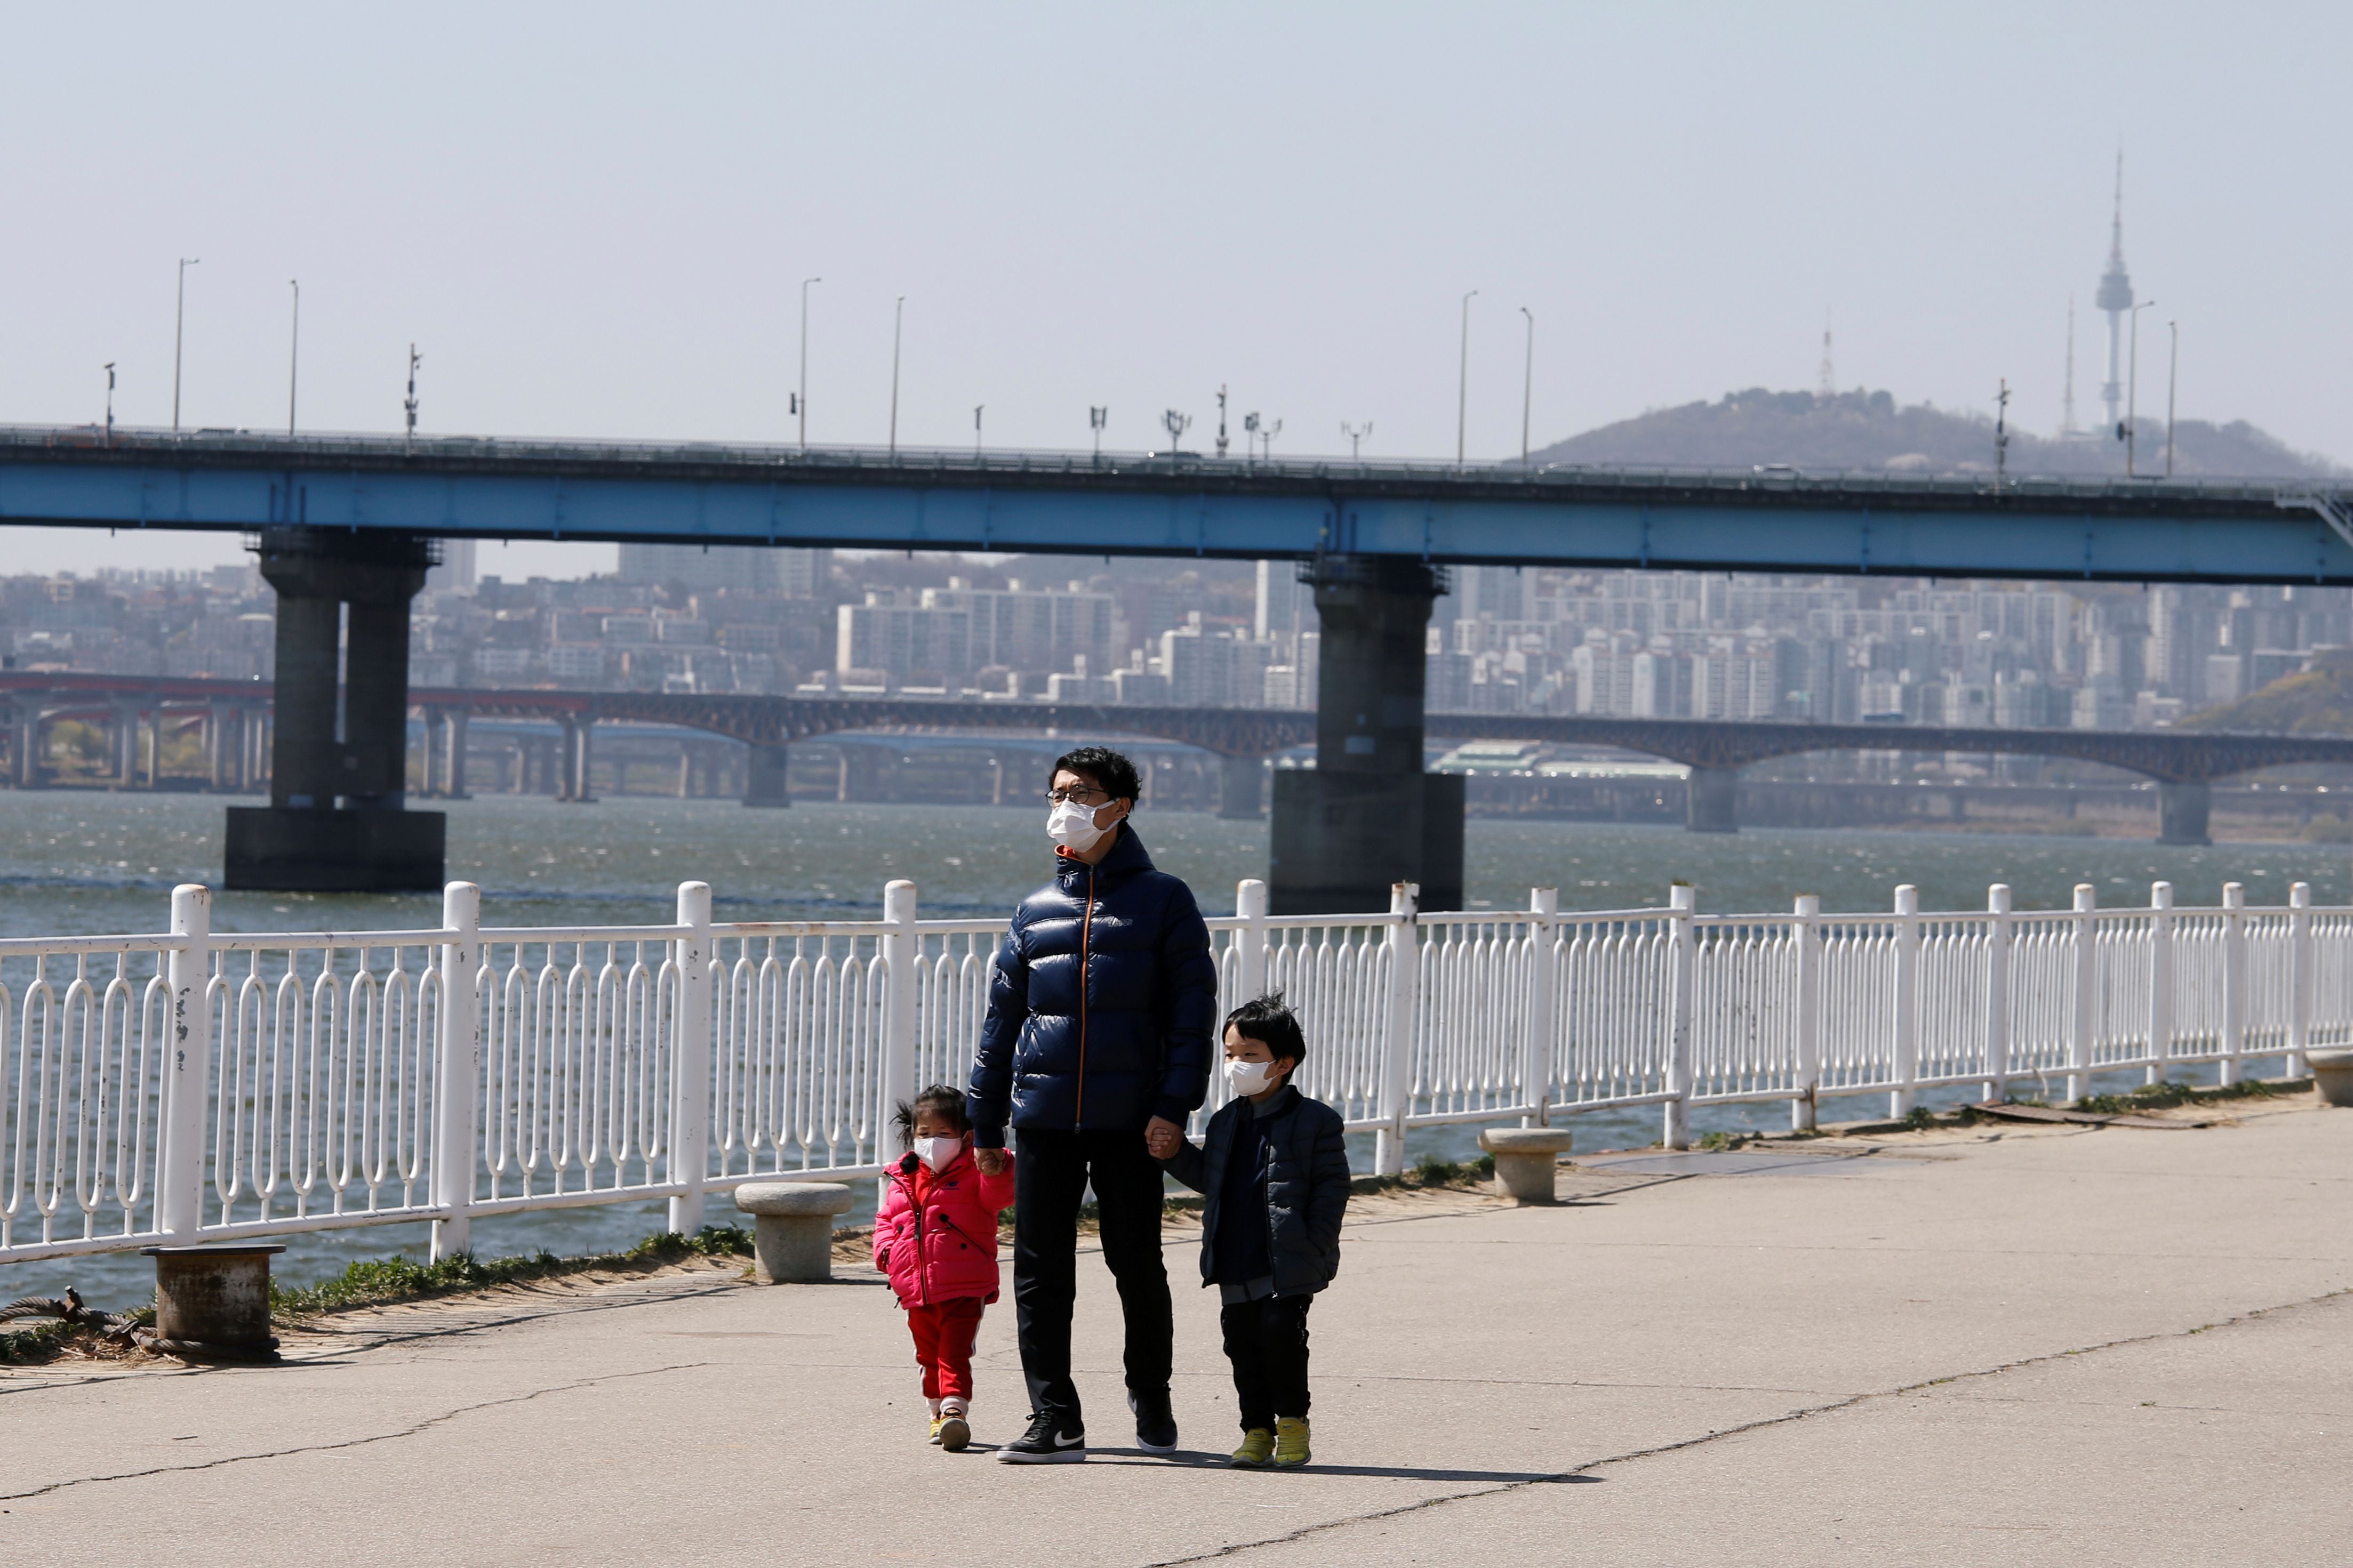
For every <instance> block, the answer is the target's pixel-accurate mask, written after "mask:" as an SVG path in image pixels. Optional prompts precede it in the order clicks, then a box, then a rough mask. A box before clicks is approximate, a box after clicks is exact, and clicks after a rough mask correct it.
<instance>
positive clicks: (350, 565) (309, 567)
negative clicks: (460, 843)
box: [225, 528, 446, 892]
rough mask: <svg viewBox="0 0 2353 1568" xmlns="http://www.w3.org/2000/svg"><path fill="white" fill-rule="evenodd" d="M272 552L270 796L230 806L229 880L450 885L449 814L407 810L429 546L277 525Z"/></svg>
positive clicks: (269, 884) (294, 886)
mask: <svg viewBox="0 0 2353 1568" xmlns="http://www.w3.org/2000/svg"><path fill="white" fill-rule="evenodd" d="M260 556H261V574H262V576H263V577H265V578H267V579H268V580H269V584H270V586H271V587H273V588H275V589H276V590H277V591H278V647H277V685H276V689H275V693H274V696H275V706H276V712H275V715H274V734H273V737H272V741H271V746H270V781H269V805H267V806H231V807H230V808H229V811H228V842H227V855H226V860H227V866H226V868H225V869H226V877H225V880H226V883H227V886H229V887H231V888H253V889H267V890H271V891H280V890H302V891H312V892H406V891H425V890H430V889H436V888H438V887H440V886H441V880H442V878H441V873H442V868H443V862H444V856H443V846H444V841H445V832H446V825H445V823H444V820H443V818H442V816H441V815H440V813H438V812H412V811H409V810H408V809H406V807H407V804H408V780H407V771H408V604H409V600H410V599H412V598H413V597H415V595H416V594H417V589H418V588H420V587H422V586H423V585H424V583H425V574H426V570H427V567H428V566H429V565H430V564H431V558H430V556H429V554H428V552H427V545H426V542H425V541H423V540H422V539H418V538H416V537H414V536H412V535H407V534H393V533H383V534H379V533H346V532H338V531H333V530H329V529H311V528H273V529H269V530H268V531H265V532H264V533H263V535H262V542H261V548H260ZM338 696H340V697H341V707H342V713H341V715H340V718H339V716H338V714H337V711H336V709H337V699H338Z"/></svg>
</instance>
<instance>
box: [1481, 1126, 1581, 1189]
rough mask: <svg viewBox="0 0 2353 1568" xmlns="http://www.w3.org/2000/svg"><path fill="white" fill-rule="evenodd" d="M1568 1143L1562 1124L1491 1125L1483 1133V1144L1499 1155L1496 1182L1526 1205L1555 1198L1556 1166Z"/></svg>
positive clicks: (1496, 1159) (1497, 1157) (1482, 1145)
mask: <svg viewBox="0 0 2353 1568" xmlns="http://www.w3.org/2000/svg"><path fill="white" fill-rule="evenodd" d="M1568 1142H1569V1134H1568V1130H1567V1128H1562V1127H1490V1128H1487V1129H1485V1130H1483V1131H1481V1132H1480V1134H1479V1147H1480V1148H1482V1149H1484V1150H1485V1151H1486V1152H1488V1153H1490V1154H1493V1156H1494V1157H1495V1181H1496V1184H1498V1185H1499V1186H1501V1187H1502V1188H1503V1189H1504V1194H1505V1195H1506V1196H1508V1197H1509V1198H1511V1199H1512V1201H1513V1202H1514V1203H1522V1204H1548V1203H1551V1202H1552V1201H1553V1185H1552V1184H1553V1167H1554V1166H1555V1165H1556V1163H1558V1158H1559V1156H1560V1155H1563V1154H1566V1153H1567V1152H1568Z"/></svg>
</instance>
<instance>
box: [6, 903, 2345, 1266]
mask: <svg viewBox="0 0 2353 1568" xmlns="http://www.w3.org/2000/svg"><path fill="white" fill-rule="evenodd" d="M479 900H480V895H479V892H478V890H477V889H474V888H473V887H472V885H471V884H468V883H453V884H451V886H450V888H449V889H448V896H447V898H446V900H445V903H444V910H443V921H442V924H441V925H440V926H439V927H436V928H428V929H422V930H411V931H300V932H263V933H242V932H240V933H216V932H214V931H212V930H211V924H210V899H209V894H208V893H207V891H206V889H203V888H201V887H195V886H189V887H183V888H180V889H176V890H175V891H174V893H173V895H172V901H171V920H170V922H169V925H168V927H167V929H166V930H165V931H162V932H151V933H142V934H132V935H115V936H84V937H49V938H42V937H31V938H10V939H5V940H0V1085H5V1089H0V1262H6V1261H13V1260H23V1259H31V1258H53V1257H61V1256H69V1255H73V1254H79V1253H89V1252H100V1251H109V1250H116V1249H121V1248H127V1247H139V1246H143V1245H148V1244H151V1243H154V1242H158V1241H174V1242H183V1243H185V1242H195V1241H200V1240H228V1239H233V1238H240V1237H260V1236H275V1235H284V1234H289V1233H292V1232H299V1231H308V1230H320V1229H332V1228H342V1227H347V1226H372V1225H388V1224H400V1223H414V1222H418V1221H431V1222H432V1223H433V1224H434V1226H435V1246H436V1248H437V1250H438V1251H439V1252H443V1253H447V1252H450V1251H457V1250H463V1249H464V1248H465V1247H467V1245H468V1236H469V1232H468V1227H469V1226H470V1222H471V1220H472V1219H473V1217H475V1216H477V1215H497V1214H509V1213H515V1212H521V1211H525V1210H533V1209H544V1208H557V1207H571V1206H575V1205H590V1204H607V1203H618V1202H636V1201H641V1200H645V1199H651V1198H665V1199H668V1200H669V1201H670V1223H671V1225H672V1226H674V1227H681V1228H687V1227H691V1226H693V1225H695V1224H698V1223H700V1218H701V1215H702V1208H703V1200H704V1198H705V1196H706V1194H711V1193H716V1192H723V1191H726V1190H729V1189H731V1188H733V1186H735V1185H737V1184H741V1183H743V1182H745V1181H749V1180H753V1179H755V1178H757V1179H774V1178H776V1177H777V1176H784V1177H787V1178H789V1177H796V1176H805V1177H809V1178H823V1179H835V1180H839V1179H846V1178H858V1177H871V1176H873V1175H875V1174H877V1173H879V1172H880V1171H881V1168H882V1163H883V1162H884V1161H885V1160H886V1159H888V1158H889V1157H891V1155H892V1153H893V1152H895V1151H892V1150H891V1149H889V1148H888V1147H886V1145H885V1140H886V1136H887V1133H886V1129H887V1127H888V1124H889V1116H888V1114H887V1111H888V1108H889V1106H890V1104H891V1103H892V1101H893V1100H897V1099H899V1098H901V1097H903V1096H905V1095H908V1094H911V1093H912V1092H913V1090H914V1089H915V1088H917V1087H918V1086H919V1085H921V1084H923V1083H926V1082H932V1081H941V1080H944V1081H948V1082H961V1081H962V1080H963V1079H964V1077H965V1073H966V1072H967V1071H968V1070H969V1068H970V1061H971V1052H972V1047H973V1042H974V1040H975V1038H976V1036H977V1034H978V1031H979V1025H980V1020H981V1017H982V1016H983V1014H984V1012H985V1010H986V1008H987V994H988V982H989V976H990V972H991V970H992V968H993V965H994V963H995V956H996V950H997V942H998V941H999V940H1000V939H1001V936H1002V932H1003V926H1002V923H1001V922H999V921H991V920H952V921H924V920H921V919H918V918H917V912H918V911H917V900H916V889H915V887H914V885H913V883H910V882H894V883H892V884H891V885H890V887H889V888H888V889H885V892H884V898H883V906H884V907H883V918H882V919H881V920H879V921H730V922H718V921H712V919H711V890H710V888H709V887H708V885H706V884H703V883H700V882H688V883H684V884H681V887H680V889H679V894H678V919H677V920H676V921H674V922H673V923H670V924H667V925H640V926H564V927H515V928H507V927H484V926H482V925H481V924H480V907H479ZM1235 905H1236V910H1237V912H1236V913H1235V914H1233V915H1230V916H1225V917H1219V918H1216V919H1213V920H1211V921H1209V922H1208V923H1209V927H1210V931H1211V940H1212V942H1214V944H1215V948H1216V955H1217V961H1218V973H1219V988H1220V991H1221V1002H1222V1004H1223V1005H1226V1006H1228V1007H1230V1006H1232V1005H1236V1004H1237V1003H1239V1002H1240V1000H1241V999H1243V998H1245V997H1248V996H1251V995H1256V994H1260V993H1261V992H1262V991H1265V990H1281V991H1282V992H1283V993H1284V994H1286V995H1288V996H1289V997H1290V998H1291V1000H1292V1002H1293V1005H1294V1006H1296V1007H1297V1008H1298V1010H1299V1012H1300V1014H1301V1016H1302V1019H1303V1023H1304V1024H1305V1026H1306V1029H1307V1037H1308V1042H1309V1056H1308V1058H1307V1061H1306V1063H1305V1065H1304V1067H1303V1069H1302V1073H1301V1083H1302V1087H1303V1089H1307V1090H1308V1091H1309V1092H1310V1093H1314V1094H1316V1095H1318V1096H1320V1097H1321V1098H1323V1099H1325V1100H1329V1101H1331V1102H1332V1103H1333V1104H1334V1105H1335V1107H1337V1108H1338V1109H1339V1110H1340V1111H1341V1113H1342V1115H1343V1117H1344V1118H1345V1121H1346V1122H1347V1125H1348V1127H1349V1128H1350V1129H1351V1130H1352V1131H1357V1132H1369V1133H1371V1134H1372V1135H1373V1145H1374V1146H1373V1151H1372V1161H1373V1164H1374V1166H1375V1168H1376V1169H1377V1170H1379V1171H1382V1172H1395V1171H1398V1170H1400V1169H1402V1168H1403V1165H1404V1163H1405V1157H1406V1151H1407V1144H1408V1141H1409V1137H1410V1136H1411V1134H1412V1133H1413V1131H1415V1130H1417V1129H1429V1128H1433V1127H1438V1126H1441V1125H1446V1124H1450V1123H1461V1122H1473V1121H1513V1120H1520V1121H1542V1120H1546V1119H1548V1118H1552V1117H1556V1116H1568V1115H1575V1114H1579V1113H1584V1112H1590V1111H1594V1110H1604V1109H1610V1108H1625V1107H1634V1106H1650V1105H1655V1106H1658V1107H1660V1108H1661V1115H1662V1139H1663V1141H1664V1142H1666V1143H1668V1144H1669V1145H1670V1146H1677V1147H1680V1146H1682V1145H1683V1144H1685V1143H1687V1142H1689V1137H1690V1115H1691V1111H1692V1110H1693V1108H1694V1107H1698V1106H1708V1105H1728V1104H1742V1103H1753V1102H1770V1101H1782V1102H1786V1103H1788V1105H1789V1107H1790V1112H1791V1121H1792V1125H1793V1126H1795V1127H1799V1128H1805V1127H1810V1126H1812V1125H1813V1124H1814V1122H1815V1119H1816V1117H1817V1116H1818V1114H1819V1110H1820V1104H1821V1102H1822V1101H1823V1100H1830V1099H1835V1098H1841V1097H1853V1096H1868V1097H1873V1098H1877V1097H1882V1096H1883V1097H1884V1103H1885V1105H1886V1108H1887V1110H1888V1112H1889V1114H1891V1115H1893V1116H1897V1117H1901V1116H1903V1115H1904V1114H1905V1113H1906V1112H1908V1111H1909V1110H1911V1109H1912V1108H1913V1106H1914V1105H1915V1103H1916V1101H1917V1098H1918V1096H1919V1095H1920V1094H1921V1093H1922V1092H1923V1091H1926V1090H1934V1089H1952V1088H1965V1089H1968V1091H1969V1092H1971V1093H1972V1094H1982V1095H1994V1094H2000V1093H2003V1092H2006V1091H2007V1090H2008V1089H2010V1087H2012V1086H2015V1085H2019V1084H2021V1083H2031V1084H2032V1085H2033V1086H2034V1088H2035V1089H2037V1090H2038V1091H2039V1093H2040V1094H2041V1095H2042V1097H2043V1098H2046V1099H2057V1098H2061V1097H2064V1098H2068V1099H2073V1098H2078V1097H2080V1096H2081V1095H2083V1094H2084V1092H2086V1091H2087V1089H2088V1088H2089V1087H2090V1085H2091V1083H2092V1081H2093V1079H2094V1075H2098V1074H2110V1073H2118V1072H2130V1071H2138V1072H2139V1073H2140V1074H2141V1075H2142V1076H2143V1077H2145V1078H2146V1079H2150V1080H2152V1081H2153V1080H2155V1079H2159V1078H2161V1077H2163V1076H2165V1075H2166V1074H2167V1073H2168V1072H2170V1071H2173V1070H2175V1069H2177V1068H2189V1067H2192V1066H2202V1065H2206V1064H2211V1065H2212V1066H2213V1067H2214V1068H2215V1071H2216V1073H2217V1076H2218V1078H2219V1079H2220V1080H2221V1081H2222V1082H2225V1083H2228V1082H2231V1081H2234V1080H2235V1079H2238V1078H2239V1077H2241V1076H2242V1074H2244V1073H2245V1072H2246V1071H2247V1070H2248V1069H2249V1068H2250V1064H2253V1063H2255V1062H2258V1061H2261V1060H2264V1059H2270V1060H2274V1061H2277V1062H2279V1063H2280V1064H2281V1065H2282V1067H2283V1068H2284V1071H2285V1072H2286V1073H2287V1074H2288V1075H2290V1076H2295V1075H2297V1074H2300V1073H2301V1072H2302V1071H2303V1070H2304V1063H2303V1057H2304V1053H2305V1052H2306V1050H2307V1049H2309V1048H2311V1047H2315V1046H2319V1045H2326V1044H2338V1043H2344V1042H2347V1041H2348V1040H2353V908H2329V909H2316V908H2314V907H2313V906H2312V903H2311V896H2310V889H2309V888H2308V887H2307V886H2306V884H2303V883H2298V884H2296V885H2295V887H2294V888H2293V889H2291V891H2290V896H2289V901H2288V903H2287V905H2286V906H2284V907H2281V908H2270V909H2251V908H2249V907H2247V906H2246V904H2245V902H2244V899H2243V896H2242V889H2240V886H2239V885H2238V884H2236V883H2232V884H2230V885H2229V886H2227V887H2226V888H2225V889H2224V890H2223V898H2222V901H2221V904H2219V905H2216V906H2214V907H2211V908H2205V909H2189V908H2177V907H2175V905H2174V903H2173V900H2172V889H2171V888H2170V887H2169V886H2168V884H2166V883H2163V882H2159V883H2158V884H2156V886H2155V887H2154V889H2152V893H2151V899H2150V902H2149V905H2148V906H2147V908H2143V909H2126V910H2101V909H2099V908H2098V907H2097V904H2096V901H2095V900H2094V897H2093V893H2092V889H2090V888H2089V887H2088V886H2085V887H2081V888H2078V889H2076V897H2075V902H2074V906H2073V908H2072V909H2069V910H2051V911H2032V912H2024V911H2014V910H2012V909H2011V907H2010V890H2009V889H2007V888H2006V887H2001V886H1999V885H1997V886H1996V887H1994V888H1993V889H1990V890H1989V898H1988V907H1987V909H1986V910H1984V911H1982V912H1973V913H1923V912H1921V910H1920V909H1919V903H1918V897H1917V894H1916V892H1915V889H1911V888H1909V887H1903V888H1898V889H1896V893H1895V899H1894V908H1893V909H1892V910H1890V911H1889V912H1887V913H1883V914H1824V913H1823V912H1822V911H1821V910H1820V903H1819V900H1814V899H1812V898H1810V897H1809V898H1801V899H1799V900H1797V903H1796V906H1795V908H1794V909H1793V910H1791V911H1790V912H1789V913H1787V914H1703V913H1701V912H1700V911H1699V910H1698V908H1697V905H1696V901H1695V899H1694V896H1693V889H1690V888H1688V887H1676V888H1674V889H1671V896H1670V899H1669V901H1668V903H1667V904H1666V905H1665V906H1664V907H1662V908H1658V907H1654V908H1646V909H1630V910H1603V911H1582V910H1580V911H1567V912H1564V911H1562V910H1560V909H1559V907H1558V902H1557V897H1556V894H1555V893H1554V892H1553V891H1552V890H1551V889H1536V890H1535V892H1534V894H1533V895H1532V896H1531V899H1530V900H1529V907H1528V908H1527V909H1525V910H1452V911H1441V912H1431V913H1425V912H1423V911H1421V910H1419V909H1418V908H1417V907H1416V889H1413V888H1411V887H1410V886H1400V887H1399V888H1398V889H1396V890H1395V893H1394V895H1393V897H1392V901H1391V906H1390V908H1389V909H1388V910H1386V911H1383V912H1380V913H1377V914H1362V915H1346V916H1284V917H1273V916H1270V915H1269V914H1268V913H1267V912H1266V911H1267V903H1266V889H1265V886H1264V884H1263V883H1261V882H1258V881H1254V880H1253V881H1245V882H1243V883H1242V884H1241V885H1240V888H1239V889H1237V893H1236V900H1235ZM1217 1092H1218V1090H1217V1087H1216V1085H1215V1084H1214V1083H1213V1086H1212V1102H1211V1104H1210V1105H1208V1106H1205V1107H1204V1108H1203V1110H1202V1112H1201V1113H1200V1114H1201V1115H1202V1116H1206V1115H1207V1114H1208V1111H1209V1110H1213V1109H1214V1108H1215V1103H1216V1095H1217ZM1196 1130H1197V1131H1198V1119H1197V1121H1196ZM445 1151H448V1152H452V1153H449V1154H447V1155H445Z"/></svg>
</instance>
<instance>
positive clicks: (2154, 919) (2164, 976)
mask: <svg viewBox="0 0 2353 1568" xmlns="http://www.w3.org/2000/svg"><path fill="white" fill-rule="evenodd" d="M2172 1056H2173V884H2172V883H2170V882H2151V883H2150V884H2149V887H2148V1081H2149V1082H2151V1083H2163V1082H2164V1081H2165V1072H2166V1064H2167V1063H2168V1061H2169V1060H2170V1059H2171V1058H2172Z"/></svg>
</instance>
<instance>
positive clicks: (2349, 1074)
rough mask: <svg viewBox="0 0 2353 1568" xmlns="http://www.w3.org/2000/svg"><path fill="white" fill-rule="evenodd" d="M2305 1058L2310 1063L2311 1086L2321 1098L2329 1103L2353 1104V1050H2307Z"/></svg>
mask: <svg viewBox="0 0 2353 1568" xmlns="http://www.w3.org/2000/svg"><path fill="white" fill-rule="evenodd" d="M2305 1060H2306V1061H2307V1062H2309V1063H2310V1064H2312V1087H2313V1088H2315V1089H2318V1090H2319V1091H2320V1098H2321V1099H2323V1100H2327V1102H2328V1103H2329V1104H2331V1105H2353V1051H2348V1050H2325V1051H2309V1052H2306V1055H2305Z"/></svg>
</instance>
